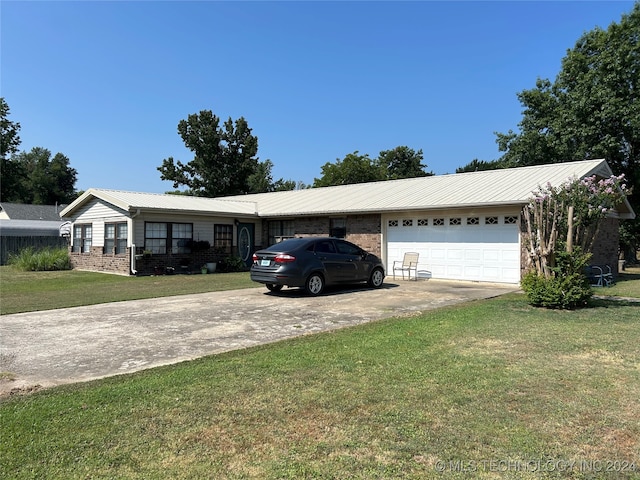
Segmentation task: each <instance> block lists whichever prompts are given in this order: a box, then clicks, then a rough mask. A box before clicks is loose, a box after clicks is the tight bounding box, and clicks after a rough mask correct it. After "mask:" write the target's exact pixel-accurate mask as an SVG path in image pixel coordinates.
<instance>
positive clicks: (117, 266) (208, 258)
mask: <svg viewBox="0 0 640 480" xmlns="http://www.w3.org/2000/svg"><path fill="white" fill-rule="evenodd" d="M130 250H131V249H130V248H127V253H126V254H123V255H113V254H103V253H102V247H91V253H90V254H87V253H71V249H69V256H70V257H71V265H72V266H73V268H77V269H79V270H89V271H94V272H109V273H118V274H122V275H130V274H131V273H130V272H131V260H130ZM227 256H228V255H225V254H219V253H214V250H213V249H209V250H204V251H200V252H194V253H190V254H171V255H157V254H154V255H151V256H150V257H143V258H140V259H137V260H136V261H135V268H136V274H137V275H153V274H158V273H165V272H166V271H167V267H168V268H169V269H172V270H173V272H175V273H194V272H197V273H199V272H200V269H201V267H202V266H203V265H204V264H205V263H209V262H214V263H217V262H218V261H220V260H222V259H223V258H225V257H227Z"/></svg>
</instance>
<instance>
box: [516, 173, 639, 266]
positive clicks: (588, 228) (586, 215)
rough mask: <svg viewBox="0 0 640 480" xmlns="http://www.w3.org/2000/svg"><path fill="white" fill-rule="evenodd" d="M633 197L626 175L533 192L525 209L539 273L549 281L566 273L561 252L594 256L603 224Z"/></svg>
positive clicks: (573, 181)
mask: <svg viewBox="0 0 640 480" xmlns="http://www.w3.org/2000/svg"><path fill="white" fill-rule="evenodd" d="M630 193H631V190H630V189H629V188H628V187H627V184H626V183H625V176H624V174H621V175H618V176H613V175H612V176H611V177H609V178H598V177H596V176H595V175H593V176H590V177H585V178H583V179H577V178H572V179H569V180H567V181H566V182H564V183H562V184H561V185H559V186H557V187H553V186H552V185H551V184H550V183H547V185H546V186H542V187H539V188H538V190H537V191H535V192H533V197H532V198H531V199H530V201H529V203H528V204H527V205H525V207H524V208H523V219H524V223H525V226H526V229H527V234H528V242H527V250H528V253H529V258H530V259H531V264H532V266H533V269H534V271H535V273H536V274H537V275H540V276H544V277H546V278H550V277H553V276H556V274H557V273H563V272H558V270H557V268H556V256H557V253H558V251H559V250H560V249H562V250H563V251H564V252H566V253H568V254H572V253H574V250H577V251H578V252H590V250H591V248H592V247H593V242H594V240H595V238H596V236H597V234H598V228H599V226H600V223H601V220H602V219H604V218H605V217H607V215H609V214H610V212H611V211H612V210H613V209H615V208H616V206H618V205H620V204H621V203H622V202H623V201H624V199H625V197H626V196H628V195H629V194H630ZM586 255H589V254H588V253H586ZM586 260H588V258H587V259H586Z"/></svg>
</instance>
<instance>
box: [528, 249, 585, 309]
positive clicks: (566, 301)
mask: <svg viewBox="0 0 640 480" xmlns="http://www.w3.org/2000/svg"><path fill="white" fill-rule="evenodd" d="M590 258H591V254H589V253H584V252H582V250H581V249H580V248H579V247H576V248H575V249H574V251H573V252H566V251H563V250H558V251H557V252H556V257H555V260H556V265H555V267H553V269H552V271H553V274H554V275H553V276H551V277H545V276H544V275H541V274H540V273H538V272H536V271H531V272H529V273H527V274H526V275H525V276H524V277H523V279H522V281H521V283H520V284H521V286H522V290H524V292H525V293H526V294H527V298H528V300H529V303H531V305H533V306H536V307H546V308H557V309H565V310H573V309H575V308H580V307H584V306H586V305H587V303H588V302H589V299H590V298H591V297H592V295H593V290H592V289H591V285H589V280H588V279H587V277H586V276H585V274H584V269H585V267H586V266H587V265H588V263H589V259H590Z"/></svg>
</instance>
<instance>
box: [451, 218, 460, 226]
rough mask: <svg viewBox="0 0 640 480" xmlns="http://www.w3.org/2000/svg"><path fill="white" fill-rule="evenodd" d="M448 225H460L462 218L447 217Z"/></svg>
mask: <svg viewBox="0 0 640 480" xmlns="http://www.w3.org/2000/svg"><path fill="white" fill-rule="evenodd" d="M449 225H462V219H461V218H459V217H456V218H450V219H449Z"/></svg>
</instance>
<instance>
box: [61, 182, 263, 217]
mask: <svg viewBox="0 0 640 480" xmlns="http://www.w3.org/2000/svg"><path fill="white" fill-rule="evenodd" d="M93 198H99V199H101V200H103V201H105V202H107V203H110V204H112V205H114V206H116V207H118V208H120V209H122V210H126V211H128V212H135V211H136V210H141V211H158V210H160V211H171V212H180V213H190V214H200V215H202V214H206V215H211V214H219V215H251V216H255V215H257V211H256V205H255V203H252V202H251V201H248V200H243V201H239V200H227V199H220V198H206V197H192V196H187V195H169V194H159V193H140V192H124V191H120V190H105V189H97V188H90V189H89V190H87V191H86V192H84V193H83V194H82V195H81V196H80V197H78V198H77V199H76V200H75V201H74V202H72V203H71V204H70V205H69V206H68V207H66V208H65V209H64V210H63V211H62V212H61V213H60V215H61V216H63V217H64V216H65V215H68V214H69V213H70V212H72V211H73V210H75V209H76V208H78V207H80V206H82V205H84V204H85V203H87V202H89V201H90V200H91V199H93Z"/></svg>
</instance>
